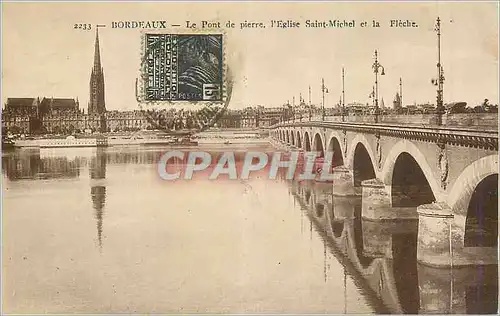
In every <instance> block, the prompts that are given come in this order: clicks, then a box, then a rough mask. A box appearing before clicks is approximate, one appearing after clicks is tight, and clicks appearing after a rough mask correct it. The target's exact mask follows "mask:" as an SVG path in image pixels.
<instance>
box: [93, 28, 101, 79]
mask: <svg viewBox="0 0 500 316" xmlns="http://www.w3.org/2000/svg"><path fill="white" fill-rule="evenodd" d="M100 70H101V53H100V50H99V29H96V30H95V44H94V71H95V72H97V71H100Z"/></svg>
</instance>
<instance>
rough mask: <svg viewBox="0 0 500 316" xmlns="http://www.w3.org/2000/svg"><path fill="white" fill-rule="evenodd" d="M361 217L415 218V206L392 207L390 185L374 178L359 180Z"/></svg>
mask: <svg viewBox="0 0 500 316" xmlns="http://www.w3.org/2000/svg"><path fill="white" fill-rule="evenodd" d="M361 195H362V211H361V214H362V217H363V218H365V219H369V220H396V219H417V218H418V215H417V212H416V208H415V207H393V206H392V199H393V198H394V197H393V196H392V195H391V186H389V185H386V184H385V183H384V182H382V181H381V180H379V179H377V178H375V179H370V180H364V181H362V182H361Z"/></svg>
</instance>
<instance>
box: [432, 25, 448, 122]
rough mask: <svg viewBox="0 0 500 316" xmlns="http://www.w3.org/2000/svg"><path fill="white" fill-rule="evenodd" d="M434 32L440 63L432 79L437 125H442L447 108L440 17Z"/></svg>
mask: <svg viewBox="0 0 500 316" xmlns="http://www.w3.org/2000/svg"><path fill="white" fill-rule="evenodd" d="M434 30H435V31H436V32H437V38H438V62H437V78H436V79H432V80H431V82H432V84H433V85H435V86H437V91H436V92H437V96H436V114H437V125H442V124H443V114H444V113H445V108H444V105H443V85H444V73H443V65H441V19H439V17H438V18H437V19H436V27H435V28H434Z"/></svg>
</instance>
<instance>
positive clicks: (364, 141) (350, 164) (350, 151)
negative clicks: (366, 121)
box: [346, 134, 377, 173]
mask: <svg viewBox="0 0 500 316" xmlns="http://www.w3.org/2000/svg"><path fill="white" fill-rule="evenodd" d="M359 143H361V144H363V146H364V147H365V149H366V150H367V152H368V155H369V156H370V160H371V161H372V163H373V162H375V161H376V160H375V155H374V151H373V150H372V147H371V146H370V143H369V142H368V140H367V139H366V137H365V136H364V135H363V134H357V135H356V137H354V139H353V140H352V141H351V144H350V146H349V149H348V151H347V156H346V158H347V161H346V162H347V164H346V167H348V168H350V169H352V168H353V167H354V153H355V151H356V146H357V145H358V144H359ZM372 165H373V164H372ZM373 166H374V168H375V165H373ZM376 172H377V170H375V173H376Z"/></svg>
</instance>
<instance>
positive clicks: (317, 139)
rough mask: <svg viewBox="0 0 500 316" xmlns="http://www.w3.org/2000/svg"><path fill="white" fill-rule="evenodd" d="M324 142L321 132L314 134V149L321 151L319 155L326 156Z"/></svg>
mask: <svg viewBox="0 0 500 316" xmlns="http://www.w3.org/2000/svg"><path fill="white" fill-rule="evenodd" d="M324 143H325V142H324V141H323V136H322V135H321V133H316V134H314V140H313V150H314V151H317V152H318V153H319V155H318V156H319V157H324V156H325V145H323V144H324Z"/></svg>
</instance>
